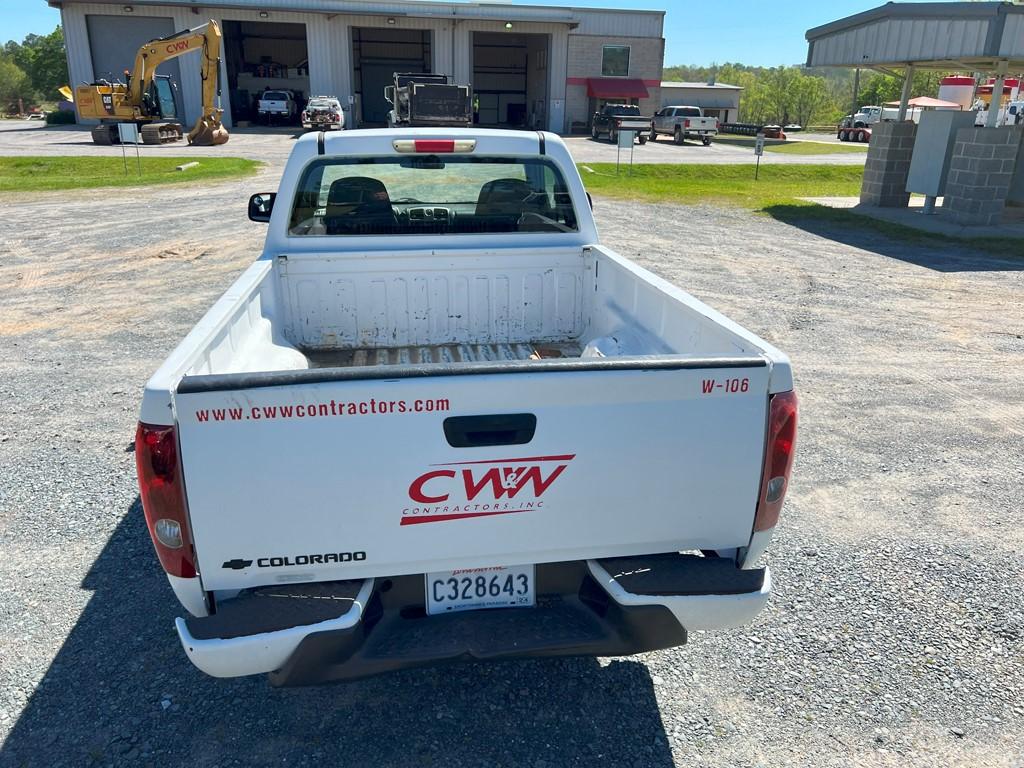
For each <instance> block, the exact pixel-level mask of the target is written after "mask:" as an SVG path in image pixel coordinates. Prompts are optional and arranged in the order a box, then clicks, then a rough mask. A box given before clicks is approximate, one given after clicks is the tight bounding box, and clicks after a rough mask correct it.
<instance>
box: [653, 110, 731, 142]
mask: <svg viewBox="0 0 1024 768" xmlns="http://www.w3.org/2000/svg"><path fill="white" fill-rule="evenodd" d="M659 135H662V136H671V137H672V139H673V141H675V143H676V144H682V143H683V142H684V141H685V140H686V139H700V140H701V143H702V144H703V145H704V146H705V147H706V146H709V145H710V144H711V139H712V138H714V137H715V136H717V135H718V119H717V118H714V117H704V112H703V110H702V109H701V108H700V107H662V108H661V109H659V110H658V111H657V112H655V113H654V121H653V123H652V124H651V141H657V140H658V136H659Z"/></svg>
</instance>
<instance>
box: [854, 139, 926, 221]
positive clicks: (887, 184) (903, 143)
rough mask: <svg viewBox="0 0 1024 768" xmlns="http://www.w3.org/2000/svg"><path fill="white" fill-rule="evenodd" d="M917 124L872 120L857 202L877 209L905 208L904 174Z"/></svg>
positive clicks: (907, 166)
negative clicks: (874, 122)
mask: <svg viewBox="0 0 1024 768" xmlns="http://www.w3.org/2000/svg"><path fill="white" fill-rule="evenodd" d="M916 136H917V125H916V124H915V123H912V122H909V121H908V122H903V123H896V122H886V123H876V124H875V126H874V128H872V129H871V143H870V144H869V145H868V158H867V161H866V162H865V163H864V181H863V183H862V184H861V188H860V202H861V203H862V204H863V205H875V206H878V207H880V208H906V207H907V203H909V202H910V193H909V192H907V176H908V175H909V173H910V158H911V155H912V154H913V150H914V138H915V137H916Z"/></svg>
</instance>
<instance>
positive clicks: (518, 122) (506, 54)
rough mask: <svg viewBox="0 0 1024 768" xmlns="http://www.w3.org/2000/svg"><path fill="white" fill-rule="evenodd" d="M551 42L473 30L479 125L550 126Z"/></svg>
mask: <svg viewBox="0 0 1024 768" xmlns="http://www.w3.org/2000/svg"><path fill="white" fill-rule="evenodd" d="M550 44H551V36H550V35H536V34H507V33H501V32H474V33H473V94H474V112H475V117H474V119H475V120H476V122H477V123H479V124H480V125H485V126H501V127H512V128H543V127H544V126H546V125H547V110H548V50H549V48H550Z"/></svg>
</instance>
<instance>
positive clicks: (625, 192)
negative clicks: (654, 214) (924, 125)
mask: <svg viewBox="0 0 1024 768" xmlns="http://www.w3.org/2000/svg"><path fill="white" fill-rule="evenodd" d="M587 168H590V169H592V171H593V173H591V172H590V171H588V170H587ZM580 169H581V175H582V176H583V183H584V185H586V187H587V189H588V190H589V191H590V192H593V193H594V194H597V195H604V196H607V197H617V198H623V199H628V200H650V201H652V202H665V203H689V204H693V203H708V202H710V203H725V204H728V205H738V206H742V207H744V208H751V209H754V210H760V209H763V208H764V207H765V206H768V205H776V204H786V203H791V202H793V201H794V199H795V198H797V197H848V196H855V195H859V194H860V184H861V179H862V177H863V175H864V169H863V168H861V167H860V166H859V165H762V166H761V171H760V174H759V178H758V180H757V181H754V166H753V165H664V164H652V165H647V164H644V165H634V166H633V173H632V175H630V174H629V172H628V170H627V168H625V167H623V168H620V170H619V175H618V176H616V175H615V165H614V164H612V163H581V164H580Z"/></svg>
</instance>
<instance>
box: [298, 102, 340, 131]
mask: <svg viewBox="0 0 1024 768" xmlns="http://www.w3.org/2000/svg"><path fill="white" fill-rule="evenodd" d="M301 117H302V127H303V128H306V129H311V128H319V129H321V130H330V131H333V130H335V129H337V130H339V131H340V130H343V129H344V128H345V112H344V110H343V109H342V108H341V102H340V101H338V97H337V96H314V97H313V98H311V99H310V100H309V102H308V103H307V104H306V107H305V108H304V109H303V110H302V116H301Z"/></svg>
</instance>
